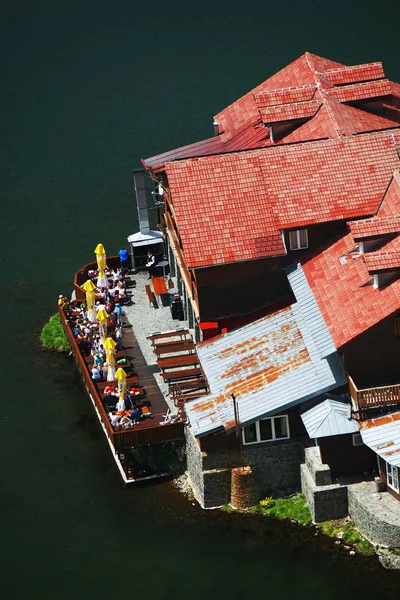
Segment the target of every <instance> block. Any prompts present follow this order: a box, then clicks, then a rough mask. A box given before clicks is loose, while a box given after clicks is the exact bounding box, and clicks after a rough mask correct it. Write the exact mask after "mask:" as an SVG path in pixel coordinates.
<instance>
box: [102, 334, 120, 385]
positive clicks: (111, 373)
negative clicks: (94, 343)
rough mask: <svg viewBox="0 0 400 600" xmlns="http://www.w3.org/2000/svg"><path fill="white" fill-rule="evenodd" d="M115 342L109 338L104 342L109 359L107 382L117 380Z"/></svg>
mask: <svg viewBox="0 0 400 600" xmlns="http://www.w3.org/2000/svg"><path fill="white" fill-rule="evenodd" d="M116 345H117V342H115V341H114V340H113V339H112V338H110V337H108V338H107V339H106V341H105V342H104V348H105V349H106V357H107V367H108V368H107V381H113V379H115V346H116Z"/></svg>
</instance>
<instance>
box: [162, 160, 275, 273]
mask: <svg viewBox="0 0 400 600" xmlns="http://www.w3.org/2000/svg"><path fill="white" fill-rule="evenodd" d="M255 152H257V151H255ZM166 171H167V175H168V183H169V186H170V190H171V196H172V199H173V206H174V211H175V216H176V223H177V226H178V229H179V233H180V236H181V240H182V244H183V251H184V255H185V260H186V263H187V265H188V266H189V267H196V266H197V267H200V266H209V265H217V264H224V263H229V262H235V261H240V260H250V259H255V258H261V257H265V256H275V255H280V254H281V255H282V254H285V247H284V245H283V241H282V236H281V234H280V232H279V229H278V227H277V224H276V219H275V215H274V213H273V211H272V210H268V203H267V202H266V198H265V193H264V190H263V174H262V171H261V169H260V166H259V160H258V156H257V154H256V153H253V152H249V153H241V154H234V155H232V154H227V155H220V156H218V157H209V158H204V159H193V160H188V161H179V162H176V163H169V164H167V165H166Z"/></svg>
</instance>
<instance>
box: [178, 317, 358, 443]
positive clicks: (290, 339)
mask: <svg viewBox="0 0 400 600" xmlns="http://www.w3.org/2000/svg"><path fill="white" fill-rule="evenodd" d="M197 354H198V357H199V360H200V363H201V366H202V368H203V371H204V373H205V375H206V377H207V379H208V383H209V386H210V395H208V396H206V397H203V398H201V399H198V400H194V401H192V402H189V403H187V405H186V410H187V414H188V417H189V419H190V423H191V426H192V428H193V430H194V433H195V435H196V436H202V435H206V434H208V433H211V432H213V431H217V430H220V429H231V428H233V427H234V426H235V422H234V411H233V402H232V398H231V394H232V393H234V394H235V396H236V398H237V405H238V410H239V422H240V423H241V424H242V425H244V424H248V423H252V422H254V421H256V420H258V419H260V418H262V417H265V416H268V415H271V414H274V413H277V412H279V411H282V410H283V409H287V408H289V407H290V406H294V405H295V404H299V403H301V402H304V401H305V400H309V399H311V398H315V397H316V396H319V395H321V394H322V393H324V392H327V391H329V390H332V389H335V388H336V387H339V386H340V385H343V384H344V383H345V382H346V377H345V373H344V371H343V367H342V365H341V363H340V360H339V357H338V356H337V354H336V353H334V354H331V355H330V356H327V357H324V358H323V357H321V354H320V351H319V350H318V347H317V344H316V343H315V341H314V337H313V334H312V332H311V331H310V330H309V328H308V326H307V323H306V321H305V319H304V318H303V315H302V314H301V313H300V312H299V311H295V310H294V308H293V306H289V307H287V308H285V309H282V310H280V311H278V312H276V313H273V314H271V315H268V316H266V317H263V318H262V319H259V320H257V321H255V322H253V323H250V324H248V325H245V326H244V327H240V328H239V329H237V330H235V331H232V332H229V333H227V334H225V335H221V336H218V337H217V338H214V339H212V340H210V341H207V342H203V343H202V344H200V345H198V346H197Z"/></svg>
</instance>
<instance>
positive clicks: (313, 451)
mask: <svg viewBox="0 0 400 600" xmlns="http://www.w3.org/2000/svg"><path fill="white" fill-rule="evenodd" d="M301 490H302V492H303V494H304V495H305V498H306V503H307V506H308V508H309V509H310V512H311V515H312V519H313V521H314V522H315V523H320V522H321V521H329V520H330V519H340V518H342V517H345V516H346V515H347V513H348V508H347V487H346V486H341V485H339V484H332V480H331V473H330V469H329V466H328V465H325V464H323V463H322V462H321V456H320V451H319V447H318V446H313V447H310V448H306V449H305V463H304V464H302V465H301Z"/></svg>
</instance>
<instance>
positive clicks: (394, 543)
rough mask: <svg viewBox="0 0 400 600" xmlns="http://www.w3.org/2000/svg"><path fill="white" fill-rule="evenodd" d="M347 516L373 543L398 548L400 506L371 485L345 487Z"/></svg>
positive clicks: (371, 483) (399, 538)
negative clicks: (347, 499) (347, 507)
mask: <svg viewBox="0 0 400 600" xmlns="http://www.w3.org/2000/svg"><path fill="white" fill-rule="evenodd" d="M348 497H349V516H350V518H351V520H352V521H353V522H354V524H355V526H356V527H357V529H359V530H360V531H361V533H362V534H363V535H365V537H366V538H367V539H368V540H369V541H370V542H372V543H373V544H383V545H385V546H390V547H392V548H400V503H399V502H398V501H397V500H396V499H395V498H393V496H391V495H390V494H389V493H388V492H377V491H376V484H375V482H364V483H359V484H354V485H349V490H348Z"/></svg>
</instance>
